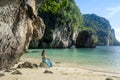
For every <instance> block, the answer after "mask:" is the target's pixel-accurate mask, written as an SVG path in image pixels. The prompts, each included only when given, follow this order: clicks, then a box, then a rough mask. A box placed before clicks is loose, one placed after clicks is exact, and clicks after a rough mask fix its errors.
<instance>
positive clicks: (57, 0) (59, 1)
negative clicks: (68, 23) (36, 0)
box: [39, 0, 68, 13]
mask: <svg viewBox="0 0 120 80" xmlns="http://www.w3.org/2000/svg"><path fill="white" fill-rule="evenodd" d="M67 6H68V0H45V2H44V4H43V5H41V7H40V9H39V10H40V12H41V11H42V12H49V11H51V12H52V13H59V12H60V10H61V9H64V8H65V7H67Z"/></svg>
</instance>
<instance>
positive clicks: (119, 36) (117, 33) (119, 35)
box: [115, 28, 120, 41]
mask: <svg viewBox="0 0 120 80" xmlns="http://www.w3.org/2000/svg"><path fill="white" fill-rule="evenodd" d="M115 36H116V38H117V40H118V41H120V28H116V29H115Z"/></svg>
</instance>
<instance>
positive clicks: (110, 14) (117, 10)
mask: <svg viewBox="0 0 120 80" xmlns="http://www.w3.org/2000/svg"><path fill="white" fill-rule="evenodd" d="M106 10H107V11H108V14H107V17H108V18H111V17H113V16H114V15H116V14H118V13H120V6H116V7H111V8H107V9H106Z"/></svg>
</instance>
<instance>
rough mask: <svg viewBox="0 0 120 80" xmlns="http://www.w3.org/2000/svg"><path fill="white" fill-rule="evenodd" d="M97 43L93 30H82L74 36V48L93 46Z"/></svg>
mask: <svg viewBox="0 0 120 80" xmlns="http://www.w3.org/2000/svg"><path fill="white" fill-rule="evenodd" d="M96 44H97V38H96V35H95V34H94V32H92V31H90V30H83V31H81V32H79V34H78V36H77V38H76V44H75V47H76V48H95V47H96Z"/></svg>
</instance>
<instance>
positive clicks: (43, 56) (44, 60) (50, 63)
mask: <svg viewBox="0 0 120 80" xmlns="http://www.w3.org/2000/svg"><path fill="white" fill-rule="evenodd" d="M41 56H42V62H44V63H46V64H47V65H48V66H49V67H52V66H53V65H52V61H51V60H50V59H49V58H48V57H47V56H46V51H45V50H43V51H42V54H41Z"/></svg>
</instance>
